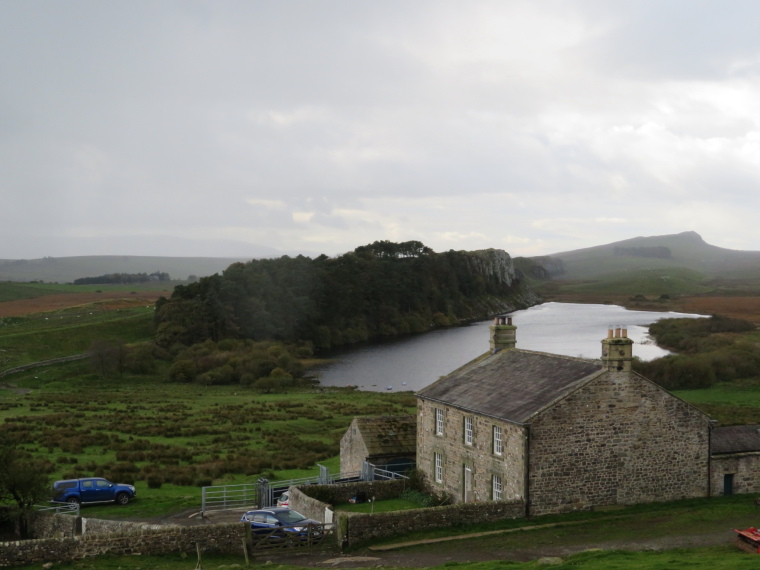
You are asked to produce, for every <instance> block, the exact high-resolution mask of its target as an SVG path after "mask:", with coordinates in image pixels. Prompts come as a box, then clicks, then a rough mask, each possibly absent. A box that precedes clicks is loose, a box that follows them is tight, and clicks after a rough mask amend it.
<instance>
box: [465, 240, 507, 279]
mask: <svg viewBox="0 0 760 570" xmlns="http://www.w3.org/2000/svg"><path fill="white" fill-rule="evenodd" d="M469 255H470V267H471V270H472V272H473V273H480V274H481V275H485V276H487V277H496V279H497V280H498V282H499V284H500V285H512V283H514V282H515V265H514V263H513V262H512V258H511V257H510V256H509V254H508V253H507V252H506V251H504V250H503V249H481V250H478V251H471V252H469Z"/></svg>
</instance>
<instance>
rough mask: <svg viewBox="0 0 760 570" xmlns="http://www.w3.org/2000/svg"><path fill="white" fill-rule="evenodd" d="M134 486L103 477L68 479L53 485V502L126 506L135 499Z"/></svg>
mask: <svg viewBox="0 0 760 570" xmlns="http://www.w3.org/2000/svg"><path fill="white" fill-rule="evenodd" d="M135 495H136V493H135V488H134V486H133V485H124V484H122V483H111V482H110V481H108V480H107V479H103V478H102V477H88V478H86V479H68V480H65V481H56V482H55V483H53V501H54V502H56V503H80V504H82V505H84V504H90V503H113V502H116V503H118V504H120V505H126V504H127V503H128V502H129V501H130V500H131V499H134V498H135Z"/></svg>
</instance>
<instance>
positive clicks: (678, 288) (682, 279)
mask: <svg viewBox="0 0 760 570" xmlns="http://www.w3.org/2000/svg"><path fill="white" fill-rule="evenodd" d="M553 285H554V286H555V287H557V288H558V290H556V291H555V292H558V293H579V294H581V293H582V294H596V295H631V296H636V295H644V296H650V297H651V296H655V297H659V296H661V295H669V296H670V297H674V296H677V295H694V294H699V293H708V292H710V291H712V290H713V289H714V287H712V286H710V285H707V284H705V276H704V275H703V274H701V273H698V272H697V271H692V270H690V269H684V268H678V267H663V268H656V269H651V268H646V269H627V270H624V271H615V272H612V273H607V274H605V275H602V276H599V277H597V278H594V279H588V280H584V281H574V282H567V283H562V282H561V281H559V282H557V283H554V284H553Z"/></svg>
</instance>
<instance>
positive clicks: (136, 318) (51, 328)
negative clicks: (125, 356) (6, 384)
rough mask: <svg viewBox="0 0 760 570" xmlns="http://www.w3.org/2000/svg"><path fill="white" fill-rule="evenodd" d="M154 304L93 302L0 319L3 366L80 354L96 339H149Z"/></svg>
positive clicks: (1, 363) (151, 329)
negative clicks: (114, 306) (109, 305)
mask: <svg viewBox="0 0 760 570" xmlns="http://www.w3.org/2000/svg"><path fill="white" fill-rule="evenodd" d="M152 335H153V306H152V305H148V306H146V305H140V306H137V307H127V308H124V309H118V310H113V309H107V308H105V307H103V306H102V305H100V304H97V303H93V304H90V305H87V306H82V307H72V308H69V309H64V310H61V311H55V312H51V313H42V314H38V315H32V316H27V317H6V318H4V319H0V369H3V370H5V369H9V368H15V367H17V366H22V365H24V364H29V363H33V362H39V361H42V360H48V359H51V358H58V357H61V356H71V355H74V354H81V353H84V352H86V351H87V349H88V348H89V347H90V345H92V343H93V342H94V341H96V340H111V339H119V340H121V341H123V342H125V343H132V342H140V341H146V340H150V339H151V338H152Z"/></svg>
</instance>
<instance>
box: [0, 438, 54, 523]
mask: <svg viewBox="0 0 760 570" xmlns="http://www.w3.org/2000/svg"><path fill="white" fill-rule="evenodd" d="M48 499H50V482H49V480H48V476H47V475H46V474H45V473H44V470H43V469H42V468H41V466H40V465H39V464H37V462H35V461H34V460H33V459H32V457H31V456H30V455H29V454H28V453H26V452H25V451H23V450H22V449H20V448H19V447H18V446H17V445H16V444H15V443H11V442H3V443H0V503H2V504H7V503H10V505H11V509H10V510H9V515H8V516H10V517H11V518H12V520H14V522H15V523H16V527H17V529H18V533H19V536H20V537H21V538H31V534H32V527H31V524H32V522H33V520H34V515H35V514H36V511H35V509H34V505H36V504H38V503H44V502H47V500H48Z"/></svg>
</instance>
